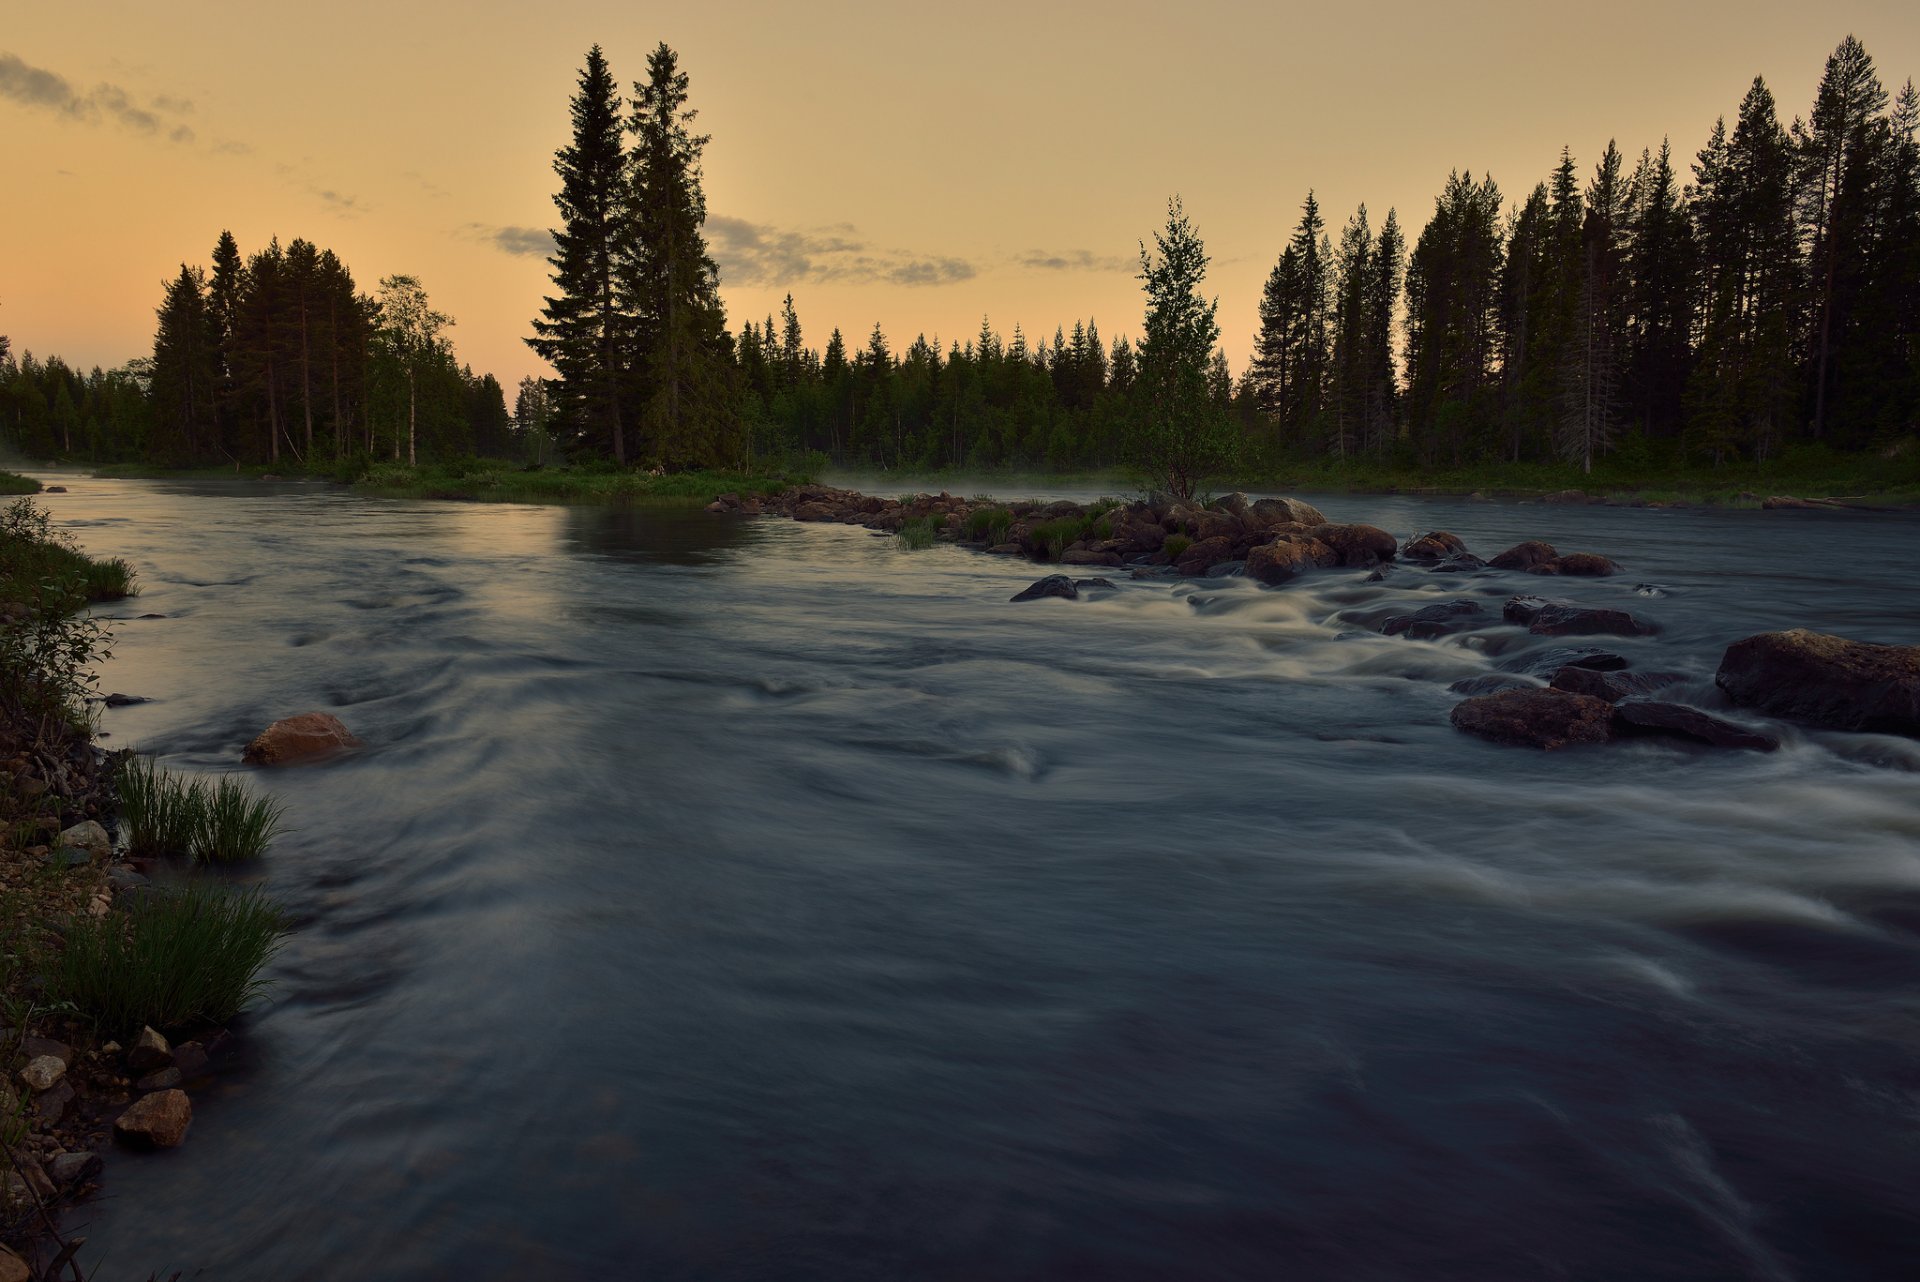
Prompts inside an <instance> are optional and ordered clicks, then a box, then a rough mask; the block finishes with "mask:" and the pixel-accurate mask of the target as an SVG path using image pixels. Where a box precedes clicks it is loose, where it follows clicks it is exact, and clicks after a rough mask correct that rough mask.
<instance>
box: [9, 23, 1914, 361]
mask: <svg viewBox="0 0 1920 1282" xmlns="http://www.w3.org/2000/svg"><path fill="white" fill-rule="evenodd" d="M451 8H452V7H451V6H438V5H425V4H418V3H407V2H406V0H384V2H383V3H362V2H361V0H338V2H337V3H334V4H332V5H329V6H324V7H321V6H313V5H310V4H305V3H302V4H297V5H296V4H282V3H274V2H271V0H257V2H256V3H253V4H249V5H246V6H239V5H232V4H206V3H193V2H190V0H169V2H168V3H166V4H164V5H157V4H153V3H152V2H151V0H140V2H139V3H119V2H113V3H90V2H89V0H65V2H63V3H56V2H53V0H9V3H8V5H7V12H6V17H5V21H4V22H0V173H4V178H0V333H5V334H9V335H10V336H11V337H12V339H13V344H14V347H15V349H16V351H18V350H21V349H31V350H33V351H34V352H35V353H37V354H39V355H42V356H45V355H50V354H58V355H61V356H64V357H65V358H67V359H68V360H69V361H70V362H71V363H74V364H76V365H80V366H82V367H87V366H92V365H95V364H99V365H104V366H112V365H117V364H120V363H122V362H124V361H126V360H127V359H128V358H130V357H134V356H140V355H146V354H150V353H151V348H152V335H153V328H154V314H153V309H154V307H155V306H156V305H157V304H158V302H159V297H160V288H161V282H162V281H163V280H164V279H165V278H168V277H171V276H173V275H174V274H176V273H177V272H178V270H179V265H180V264H181V263H182V262H193V263H204V262H206V261H207V259H208V256H209V255H210V253H211V251H212V248H213V244H214V241H215V240H216V239H217V238H218V236H219V233H220V232H221V230H223V229H229V230H231V231H232V232H233V233H234V235H235V236H236V237H237V238H238V239H239V241H240V244H241V247H242V249H243V250H245V251H251V250H253V249H257V248H259V247H261V246H262V245H264V244H265V243H266V242H267V240H268V238H270V237H273V236H278V237H279V238H280V239H281V241H282V243H285V242H286V241H289V240H292V239H293V238H295V237H300V236H304V237H306V238H307V239H309V240H311V241H314V242H315V243H316V244H318V245H320V246H322V247H324V248H331V249H333V250H334V251H335V252H336V253H338V254H339V255H340V256H341V257H342V258H343V259H344V260H345V261H346V263H347V264H348V265H349V267H351V268H352V270H353V271H354V273H355V276H356V278H357V279H358V281H359V283H360V285H361V287H362V288H363V289H366V290H368V291H371V290H372V288H373V287H374V285H375V284H376V282H377V281H378V279H379V278H380V277H381V276H384V275H388V274H392V273H401V272H405V273H411V274H413V275H416V276H419V277H420V278H421V279H422V281H423V283H424V284H425V286H426V288H427V290H428V292H429V293H430V295H431V296H432V298H433V300H434V303H435V305H436V306H437V307H438V308H439V309H440V310H441V311H444V312H448V313H450V314H451V315H452V316H453V317H454V318H455V320H456V326H455V328H454V330H453V331H452V334H451V335H450V336H451V338H452V339H453V341H454V344H455V348H456V350H457V352H458V354H459V356H460V358H461V359H462V360H463V361H466V362H468V363H470V364H471V365H472V366H473V368H474V369H475V371H476V372H486V371H491V372H493V373H495V374H496V375H498V376H499V377H500V379H501V381H502V383H503V384H505V385H506V386H507V387H509V388H511V387H512V386H513V385H514V384H515V383H517V382H518V380H519V379H520V378H521V377H522V376H523V375H526V374H536V373H543V372H545V370H544V367H543V366H542V365H541V363H540V362H539V361H538V359H537V358H535V357H534V356H533V355H532V353H531V352H530V351H529V350H528V349H527V347H526V346H525V343H524V341H523V340H524V339H525V337H526V336H527V334H528V333H529V323H528V322H529V320H530V319H531V318H532V317H533V316H534V315H535V314H536V313H537V311H538V310H539V308H540V306H541V300H542V297H543V295H544V294H545V293H546V292H547V290H548V288H549V285H548V281H547V273H548V268H547V266H546V264H545V262H544V260H543V257H542V255H543V254H544V253H545V252H546V241H545V236H544V229H546V228H548V227H550V226H552V225H553V223H554V221H555V218H556V212H555V210H554V207H553V204H552V193H553V191H554V190H555V188H556V186H557V182H556V179H555V178H554V175H553V169H552V162H553V153H554V151H555V150H556V149H557V148H559V147H561V146H563V145H565V144H566V142H567V135H568V116H567V104H568V99H569V97H570V96H571V95H572V93H573V91H574V88H575V81H576V78H577V76H578V73H579V68H580V66H581V64H582V62H583V61H584V58H585V54H586V50H587V49H588V47H589V46H591V45H593V44H595V43H598V44H600V45H601V46H602V47H603V48H604V49H605V51H606V54H607V57H608V60H609V62H610V64H611V66H612V69H613V72H614V75H615V76H616V77H617V78H618V79H619V80H620V81H621V83H622V85H623V86H630V84H631V82H632V81H633V80H634V79H635V78H637V77H640V76H642V75H644V73H645V63H646V57H647V54H648V53H649V51H651V50H652V48H653V47H654V46H655V45H656V44H658V43H660V42H661V41H665V42H666V43H667V44H669V45H671V46H672V47H673V48H674V49H676V50H677V51H678V52H679V54H680V57H681V66H682V68H683V69H684V70H685V71H686V72H687V73H688V75H689V76H690V78H691V105H693V106H694V107H696V108H697V109H698V110H699V112H700V116H699V120H698V127H699V128H700V129H702V130H704V131H705V132H706V133H708V134H709V135H710V136H711V139H712V141H711V142H710V143H709V144H708V147H707V150H706V156H705V181H706V194H707V204H708V210H709V220H708V224H707V233H708V238H709V242H710V246H711V249H712V251H713V255H714V257H715V259H716V260H717V261H718V263H719V264H720V267H721V294H722V297H723V298H724V300H725V302H726V304H727V307H728V314H729V319H730V321H731V323H732V324H733V325H734V326H736V327H738V326H739V325H740V324H741V323H743V322H744V321H746V320H750V319H752V320H757V319H759V318H762V317H764V316H766V315H768V314H770V313H775V312H777V311H778V309H779V306H780V300H781V298H782V296H783V295H785V294H787V293H789V292H791V293H792V295H793V298H794V302H795V306H796V308H797V309H798V311H799V315H800V319H801V322H802V325H803V327H804V329H805V336H806V341H807V343H808V345H809V346H812V347H815V348H820V347H824V346H825V343H826V340H827V337H828V334H829V332H830V330H831V329H832V328H833V327H835V326H838V327H839V328H840V329H841V330H842V331H843V333H844V334H845V335H846V336H847V340H848V342H849V345H850V346H851V345H859V344H862V343H864V341H865V338H866V335H867V334H868V332H869V331H870V330H871V329H872V328H873V326H874V324H875V323H876V322H877V323H878V324H879V325H880V326H881V327H882V328H883V329H884V330H885V332H886V334H887V335H888V337H889V340H890V341H891V343H892V346H893V349H894V350H895V351H896V352H899V351H901V350H904V348H905V347H906V346H907V344H908V343H910V342H911V341H912V339H913V337H914V336H915V335H916V334H921V333H924V334H926V335H927V336H928V338H929V339H932V338H934V337H936V336H937V337H938V338H939V339H940V340H941V343H942V345H943V346H944V345H945V343H946V342H947V341H948V340H951V339H955V338H957V339H960V340H962V341H964V340H965V339H966V338H968V337H969V336H971V335H973V334H974V333H976V332H977V331H978V330H979V328H980V322H981V318H982V317H983V316H986V317H989V318H991V320H992V322H993V325H994V327H995V328H996V329H997V330H999V331H1000V332H1001V333H1002V334H1003V335H1006V336H1009V337H1010V336H1011V335H1012V333H1013V329H1014V326H1015V325H1016V323H1017V324H1019V325H1020V326H1021V327H1022V328H1023V329H1024V330H1025V332H1026V334H1027V335H1028V336H1029V338H1035V339H1037V338H1041V337H1043V336H1046V337H1050V336H1051V335H1052V333H1053V331H1054V328H1055V326H1056V325H1065V326H1066V327H1067V328H1069V329H1070V328H1071V327H1072V323H1073V321H1074V320H1075V319H1076V318H1091V319H1093V320H1095V321H1096V322H1097V323H1098V324H1099V327H1100V332H1101V334H1102V336H1103V338H1105V339H1107V340H1108V341H1111V340H1112V338H1114V337H1115V336H1117V335H1120V334H1128V335H1133V334H1136V333H1137V331H1138V330H1139V326H1140V313H1141V294H1140V285H1139V282H1138V280H1137V279H1136V273H1137V271H1138V255H1139V242H1140V241H1141V240H1142V239H1143V238H1147V239H1150V238H1151V235H1152V233H1153V231H1154V230H1155V229H1156V228H1158V227H1160V226H1161V225H1163V224H1164V222H1165V218H1166V205H1167V200H1168V198H1169V196H1171V195H1173V194H1175V193H1178V194H1179V195H1180V196H1181V197H1182V199H1183V201H1184V203H1185V206H1186V210H1187V213H1188V215H1189V216H1190V217H1191V218H1192V219H1193V221H1194V224H1195V226H1196V227H1197V229H1198V230H1199V232H1200V234H1201V236H1202V237H1203V239H1204V240H1205V242H1206V245H1207V249H1208V251H1209V253H1210V254H1211V255H1212V259H1213V263H1212V268H1211V272H1210V274H1209V277H1208V283H1207V287H1208V290H1209V292H1212V293H1215V294H1217V295H1218V297H1219V301H1220V313H1219V315H1220V322H1221V327H1222V336H1221V343H1222V346H1223V347H1224V348H1225V349H1226V352H1227V355H1228V358H1229V360H1230V361H1231V362H1232V364H1233V366H1234V368H1235V369H1236V370H1238V369H1240V368H1241V367H1242V366H1243V364H1244V362H1245V360H1246V357H1247V354H1248V351H1249V349H1250V348H1251V346H1252V340H1253V334H1254V330H1255V327H1256V324H1257V316H1258V305H1259V296H1260V288H1261V285H1262V284H1263V282H1264V281H1265V279H1266V276H1267V273H1268V272H1269V271H1270V270H1271V268H1272V266H1273V262H1274V259H1275V258H1276V256H1277V255H1278V253H1279V251H1280V249H1281V248H1282V247H1283V245H1284V244H1285V242H1286V239H1287V237H1288V235H1289V234H1290V233H1291V231H1292V229H1293V226H1294V224H1295V223H1296V222H1297V221H1298V218H1299V213H1300V204H1301V201H1302V200H1303V199H1304V197H1305V196H1306V193H1307V191H1308V190H1309V189H1312V190H1313V191H1314V192H1315V194H1316V196H1317V198H1318V200H1319V203H1320V207H1321V210H1322V212H1323V216H1324V217H1325V218H1326V220H1327V223H1328V230H1329V233H1330V234H1332V235H1333V236H1334V237H1335V238H1336V239H1337V237H1338V232H1339V228H1340V226H1341V224H1343V223H1344V222H1345V221H1346V219H1347V218H1348V217H1349V216H1350V215H1351V214H1352V212H1353V210H1354V209H1355V207H1356V206H1358V205H1359V204H1361V203H1364V204H1366V206H1367V207H1368V209H1369V211H1370V214H1371V218H1372V221H1373V224H1374V226H1375V227H1376V228H1377V227H1378V226H1379V224H1380V221H1381V220H1382V218H1383V217H1384V216H1385V213H1386V211H1387V209H1388V208H1389V207H1393V208H1397V209H1398V211H1399V215H1400V221H1401V224H1402V226H1403V228H1405V229H1406V231H1407V235H1408V241H1409V244H1411V243H1412V241H1413V240H1414V239H1415V238H1416V237H1417V236H1418V234H1419V230H1420V228H1421V226H1423V225H1424V223H1425V221H1426V219H1427V217H1428V215H1429V214H1430V213H1431V212H1432V208H1433V199H1434V196H1435V195H1436V194H1437V193H1438V192H1439V190H1440V187H1441V185H1442V183H1443V182H1444V181H1445V179H1446V177H1447V174H1448V172H1449V171H1450V170H1453V169H1456V168H1458V169H1470V170H1472V171H1473V172H1474V173H1475V174H1476V175H1478V174H1480V173H1482V172H1488V171H1490V172H1491V173H1492V174H1493V176H1494V177H1495V179H1496V180H1497V181H1498V182H1499V184H1500V187H1501V190H1502V191H1503V192H1504V193H1506V194H1507V195H1508V196H1509V197H1510V198H1515V197H1524V195H1525V193H1526V191H1527V190H1528V189H1529V188H1531V187H1532V185H1533V184H1534V183H1535V182H1537V181H1539V180H1541V179H1542V178H1544V177H1545V176H1546V175H1547V173H1548V172H1549V171H1550V170H1551V169H1552V167H1553V165H1554V164H1555V163H1556V162H1557V160H1558V158H1559V154H1560V149H1561V148H1562V147H1563V146H1565V147H1569V148H1571V150H1572V153H1573V155H1574V157H1575V159H1576V161H1577V162H1578V163H1579V164H1580V167H1581V169H1582V172H1583V173H1590V172H1591V169H1592V165H1593V162H1594V161H1595V160H1596V159H1597V158H1598V156H1599V154H1600V152H1601V151H1602V150H1603V149H1604V147H1605V146H1606V143H1607V141H1608V140H1609V139H1617V140H1618V142H1619V145H1620V147H1621V150H1622V151H1624V152H1626V153H1627V155H1628V156H1629V158H1630V160H1631V158H1632V157H1635V156H1637V155H1638V154H1639V152H1640V150H1641V148H1643V147H1652V148H1655V149H1657V148H1658V146H1659V143H1660V139H1661V138H1662V136H1670V137H1671V138H1672V142H1673V151H1674V156H1675V161H1676V165H1680V164H1683V163H1690V161H1691V158H1692V156H1693V154H1694V152H1696V151H1697V150H1698V149H1699V147H1700V146H1701V144H1702V143H1703V142H1704V141H1705V140H1706V137H1707V134H1708V131H1709V130H1710V129H1711V127H1712V125H1713V121H1714V119H1715V117H1716V116H1720V115H1726V116H1728V117H1731V116H1732V115H1733V114H1734V112H1735V109H1736V107H1737V105H1738V103H1739V100H1740V97H1741V95H1742V94H1743V93H1744V92H1745V90H1746V88H1747V86H1748V84H1749V83H1750V82H1751V80H1752V78H1753V77H1754V76H1755V75H1763V76H1765V77H1766V80H1767V83H1768V84H1769V85H1770V86H1771V87H1772V88H1773V90H1774V93H1775V96H1776V97H1777V98H1778V99H1779V101H1780V105H1781V114H1782V117H1783V119H1790V118H1791V117H1792V116H1793V115H1796V114H1804V113H1805V112H1806V111H1807V109H1808V106H1809V104H1810V103H1811V101H1812V96H1813V91H1814V86H1815V84H1816V83H1817V81H1818V79H1819V75H1820V71H1821V67H1822V64H1823V63H1824V61H1825V59H1826V57H1827V55H1828V54H1829V53H1830V52H1831V51H1832V49H1833V47H1834V46H1835V45H1836V44H1838V43H1839V41H1840V40H1841V38H1842V37H1843V36H1845V35H1846V34H1848V33H1849V32H1852V33H1853V34H1855V35H1857V36H1858V37H1859V38H1860V39H1861V40H1862V41H1863V42H1864V43H1865V45H1866V47H1867V50H1868V52H1869V53H1870V54H1871V55H1872V56H1873V58H1874V61H1875V64H1876V66H1877V67H1878V68H1879V70H1880V74H1881V77H1882V79H1883V80H1885V81H1886V82H1887V84H1888V87H1889V89H1890V90H1892V89H1895V88H1897V86H1898V85H1900V84H1901V83H1903V82H1904V81H1905V80H1907V79H1908V78H1909V77H1920V4H1916V3H1913V0H1890V2H1881V0H1873V2H1870V3H1830V4H1826V5H1809V4H1805V3H1793V4H1786V3H1773V2H1772V0H1744V2H1742V3H1721V2H1719V0H1713V2H1704V0H1661V2H1660V3H1642V2H1641V0H1620V2H1616V3H1612V4H1609V5H1606V6H1603V7H1598V8H1596V7H1595V6H1593V5H1590V4H1551V3H1540V2H1539V0H1532V2H1529V3H1505V2H1494V0H1488V2H1484V3H1476V2H1474V0H1452V2H1450V3H1445V4H1434V3H1431V0H1372V2H1371V3H1368V4H1362V5H1327V4H1324V3H1323V4H1315V5H1298V4H1290V3H1265V4H1257V3H1244V4H1225V3H1213V2H1211V0H1188V2H1187V3H1184V4H1181V5H1178V6H1176V5H1172V4H1168V3H1165V2H1164V0H1160V2H1158V3H1137V2H1135V0H1102V2H1101V3H1098V4H1084V5H1082V4H1065V3H1054V4H1033V3H1031V2H1030V0H1029V2H1028V3H1022V4H1006V5H1002V4H997V3H991V2H988V0H975V2H974V3H971V4H967V5H963V6H952V7H945V8H942V7H939V6H926V5H916V6H907V5H899V4H851V3H847V4H834V3H825V2H823V3H816V4H810V5H794V4H791V3H786V4H759V3H744V2H735V3H729V2H727V0H707V2H706V3H700V4H692V3H686V2H684V0H683V2H682V3H680V4H674V5H667V4H656V3H649V2H648V0H619V2H618V3H597V2H596V3H577V4H567V3H559V2H557V0H556V2H553V3H548V4H544V5H529V4H526V3H525V2H524V0H513V2H512V3H504V2H496V0H468V3H466V4H464V5H462V6H460V7H459V8H458V11H457V13H450V12H448V10H450V9H451Z"/></svg>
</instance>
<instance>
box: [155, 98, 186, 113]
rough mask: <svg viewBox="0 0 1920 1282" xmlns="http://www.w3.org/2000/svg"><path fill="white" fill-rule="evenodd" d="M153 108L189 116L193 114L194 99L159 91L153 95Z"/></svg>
mask: <svg viewBox="0 0 1920 1282" xmlns="http://www.w3.org/2000/svg"><path fill="white" fill-rule="evenodd" d="M153 109H154V110H155V111H164V112H167V113H169V114H170V115H175V116H188V115H192V114H193V99H191V98H175V97H172V96H170V95H168V94H163V93H157V94H155V95H154V96H153Z"/></svg>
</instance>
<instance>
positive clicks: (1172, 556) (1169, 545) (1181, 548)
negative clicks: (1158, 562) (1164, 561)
mask: <svg viewBox="0 0 1920 1282" xmlns="http://www.w3.org/2000/svg"><path fill="white" fill-rule="evenodd" d="M1192 546H1193V540H1192V539H1190V538H1188V537H1187V536H1186V535H1184V534H1169V535H1168V536H1167V541H1166V542H1165V543H1162V544H1161V545H1160V550H1161V551H1162V552H1165V553H1166V554H1167V558H1168V559H1169V560H1172V561H1178V560H1179V559H1180V556H1181V554H1182V553H1184V552H1185V551H1186V550H1187V549H1188V548H1190V547H1192Z"/></svg>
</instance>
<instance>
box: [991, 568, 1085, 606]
mask: <svg viewBox="0 0 1920 1282" xmlns="http://www.w3.org/2000/svg"><path fill="white" fill-rule="evenodd" d="M1049 596H1057V597H1061V598H1063V599H1065V600H1068V601H1076V600H1078V599H1079V597H1080V589H1079V588H1077V587H1075V586H1074V585H1073V580H1072V579H1070V578H1068V577H1067V576H1066V575H1064V574H1049V575H1048V576H1047V577H1046V578H1044V579H1036V580H1035V581H1034V582H1033V583H1032V584H1030V585H1028V586H1027V587H1026V588H1024V589H1022V590H1021V591H1019V592H1017V593H1015V594H1014V595H1013V596H1010V597H1008V598H1007V599H1008V600H1009V601H1038V600H1039V599H1040V598H1041V597H1049Z"/></svg>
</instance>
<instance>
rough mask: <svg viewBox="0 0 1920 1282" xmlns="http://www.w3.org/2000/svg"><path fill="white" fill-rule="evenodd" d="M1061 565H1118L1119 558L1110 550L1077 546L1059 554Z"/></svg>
mask: <svg viewBox="0 0 1920 1282" xmlns="http://www.w3.org/2000/svg"><path fill="white" fill-rule="evenodd" d="M1060 564H1062V565H1108V566H1118V565H1119V564H1120V558H1119V556H1118V555H1116V554H1115V553H1112V552H1094V551H1090V550H1082V549H1077V548H1068V549H1067V550H1066V551H1065V552H1062V553H1061V554H1060Z"/></svg>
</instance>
